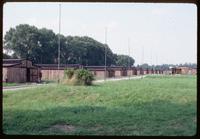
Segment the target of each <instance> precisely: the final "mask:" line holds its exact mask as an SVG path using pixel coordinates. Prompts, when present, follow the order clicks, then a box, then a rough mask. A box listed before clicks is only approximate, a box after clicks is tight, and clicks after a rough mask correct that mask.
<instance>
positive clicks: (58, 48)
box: [58, 4, 61, 83]
mask: <svg viewBox="0 0 200 139" xmlns="http://www.w3.org/2000/svg"><path fill="white" fill-rule="evenodd" d="M58 22H59V34H58V83H59V82H60V26H61V4H59V21H58Z"/></svg>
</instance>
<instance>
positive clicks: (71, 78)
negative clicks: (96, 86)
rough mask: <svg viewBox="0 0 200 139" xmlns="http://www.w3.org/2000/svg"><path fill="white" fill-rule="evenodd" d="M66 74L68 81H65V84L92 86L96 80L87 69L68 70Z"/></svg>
mask: <svg viewBox="0 0 200 139" xmlns="http://www.w3.org/2000/svg"><path fill="white" fill-rule="evenodd" d="M65 74H66V75H67V79H64V83H66V84H70V85H91V84H92V81H93V80H94V75H93V74H92V73H91V72H90V71H88V70H86V69H77V70H74V69H68V70H65Z"/></svg>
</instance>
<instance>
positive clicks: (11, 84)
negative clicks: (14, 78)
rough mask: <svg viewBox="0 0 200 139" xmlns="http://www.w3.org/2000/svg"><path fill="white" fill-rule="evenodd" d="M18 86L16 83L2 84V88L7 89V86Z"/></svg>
mask: <svg viewBox="0 0 200 139" xmlns="http://www.w3.org/2000/svg"><path fill="white" fill-rule="evenodd" d="M17 85H19V84H18V83H3V87H7V86H17Z"/></svg>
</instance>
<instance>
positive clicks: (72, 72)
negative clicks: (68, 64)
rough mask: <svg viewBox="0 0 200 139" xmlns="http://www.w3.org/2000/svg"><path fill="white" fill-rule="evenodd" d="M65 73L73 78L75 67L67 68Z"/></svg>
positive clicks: (69, 77)
mask: <svg viewBox="0 0 200 139" xmlns="http://www.w3.org/2000/svg"><path fill="white" fill-rule="evenodd" d="M64 74H65V75H66V76H67V78H68V79H71V78H72V76H73V75H74V69H65V71H64Z"/></svg>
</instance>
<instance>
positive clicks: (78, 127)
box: [2, 76, 197, 136]
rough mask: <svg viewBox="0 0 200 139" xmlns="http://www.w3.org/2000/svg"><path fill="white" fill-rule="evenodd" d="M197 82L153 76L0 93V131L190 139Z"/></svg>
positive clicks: (12, 133) (195, 109) (195, 123)
mask: <svg viewBox="0 0 200 139" xmlns="http://www.w3.org/2000/svg"><path fill="white" fill-rule="evenodd" d="M196 82H197V78H196V76H190V78H189V76H188V77H186V76H162V77H161V76H155V78H149V77H147V78H143V79H141V80H124V81H115V82H106V83H101V84H96V85H93V86H87V87H85V86H66V85H62V84H48V85H44V86H37V87H36V88H29V89H20V90H16V91H3V92H2V97H3V102H2V103H3V104H2V106H3V110H2V118H3V119H2V127H3V129H2V130H3V133H4V134H6V135H79V136H80V135H82V136H84V135H99V136H101V135H107V136H193V135H195V134H196V132H197V83H196ZM55 125H61V126H60V127H62V125H66V127H70V126H71V127H73V128H70V129H71V130H69V128H64V129H62V128H55Z"/></svg>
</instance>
